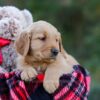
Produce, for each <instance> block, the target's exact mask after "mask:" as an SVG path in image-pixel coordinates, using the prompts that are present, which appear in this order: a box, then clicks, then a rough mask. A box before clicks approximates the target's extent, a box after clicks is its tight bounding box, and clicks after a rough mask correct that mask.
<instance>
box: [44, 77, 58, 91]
mask: <svg viewBox="0 0 100 100" xmlns="http://www.w3.org/2000/svg"><path fill="white" fill-rule="evenodd" d="M43 86H44V88H45V90H46V91H47V92H48V93H53V92H55V90H56V89H57V88H58V87H59V78H51V79H48V78H44V82H43Z"/></svg>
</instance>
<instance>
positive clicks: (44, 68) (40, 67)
mask: <svg viewBox="0 0 100 100" xmlns="http://www.w3.org/2000/svg"><path fill="white" fill-rule="evenodd" d="M34 68H35V70H36V71H37V73H38V74H40V73H45V70H46V66H45V67H44V66H37V67H34Z"/></svg>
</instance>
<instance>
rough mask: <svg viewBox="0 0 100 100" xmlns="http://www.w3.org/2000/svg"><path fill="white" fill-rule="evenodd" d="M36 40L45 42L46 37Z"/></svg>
mask: <svg viewBox="0 0 100 100" xmlns="http://www.w3.org/2000/svg"><path fill="white" fill-rule="evenodd" d="M38 39H39V40H41V41H45V40H46V37H39V38H38Z"/></svg>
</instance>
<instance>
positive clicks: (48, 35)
mask: <svg viewBox="0 0 100 100" xmlns="http://www.w3.org/2000/svg"><path fill="white" fill-rule="evenodd" d="M15 46H16V49H17V52H18V53H19V54H20V55H22V56H25V57H27V56H30V57H31V58H32V60H33V61H36V62H39V61H40V62H41V61H42V62H51V61H52V60H55V59H56V57H57V56H58V54H59V52H61V36H60V33H59V32H58V31H57V29H56V28H55V27H54V26H52V25H51V24H49V23H47V22H45V21H38V22H34V23H33V24H32V25H30V26H29V27H28V28H27V29H26V30H24V31H23V32H22V33H21V34H20V35H19V36H18V38H17V39H16V42H15Z"/></svg>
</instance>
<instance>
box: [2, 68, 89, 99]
mask: <svg viewBox="0 0 100 100" xmlns="http://www.w3.org/2000/svg"><path fill="white" fill-rule="evenodd" d="M20 73H21V72H19V71H16V72H9V73H8V72H6V73H0V100H87V97H88V93H89V86H90V76H89V74H88V72H87V71H86V70H85V69H84V68H82V67H81V66H74V71H73V72H72V73H70V74H64V75H63V76H61V78H60V86H59V88H58V89H57V90H56V91H55V93H53V94H52V95H51V94H48V93H47V92H46V91H45V90H44V88H43V84H42V81H41V82H40V81H39V80H33V81H31V82H28V83H25V82H24V81H22V80H21V79H20ZM38 79H40V80H42V79H43V76H42V77H39V78H38Z"/></svg>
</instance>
